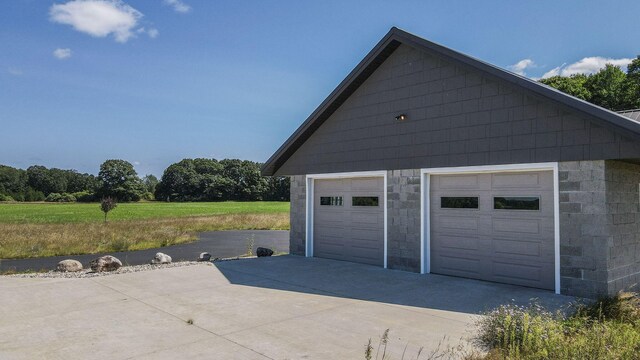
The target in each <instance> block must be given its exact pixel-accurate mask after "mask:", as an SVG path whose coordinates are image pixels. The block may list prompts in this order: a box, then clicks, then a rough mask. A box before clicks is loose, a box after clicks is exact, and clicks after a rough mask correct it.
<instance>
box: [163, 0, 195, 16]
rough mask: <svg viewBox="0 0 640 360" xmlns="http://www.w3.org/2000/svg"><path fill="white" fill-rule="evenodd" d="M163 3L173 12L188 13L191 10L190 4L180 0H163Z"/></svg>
mask: <svg viewBox="0 0 640 360" xmlns="http://www.w3.org/2000/svg"><path fill="white" fill-rule="evenodd" d="M164 3H165V5H169V6H171V7H172V8H173V10H174V11H175V12H179V13H183V14H184V13H188V12H189V11H191V6H189V5H187V4H185V3H184V2H182V1H181V0H164Z"/></svg>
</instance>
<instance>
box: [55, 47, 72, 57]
mask: <svg viewBox="0 0 640 360" xmlns="http://www.w3.org/2000/svg"><path fill="white" fill-rule="evenodd" d="M53 56H54V57H55V58H57V59H60V60H64V59H68V58H70V57H71V49H62V48H57V49H55V50H53Z"/></svg>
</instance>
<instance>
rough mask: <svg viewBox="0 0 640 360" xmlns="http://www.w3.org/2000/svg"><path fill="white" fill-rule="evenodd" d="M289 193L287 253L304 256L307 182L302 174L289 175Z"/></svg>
mask: <svg viewBox="0 0 640 360" xmlns="http://www.w3.org/2000/svg"><path fill="white" fill-rule="evenodd" d="M290 195H291V209H290V221H291V228H290V230H289V253H290V254H294V255H302V256H304V255H305V246H306V238H307V234H306V223H307V215H306V211H307V209H306V206H307V182H306V177H305V176H304V175H298V176H291V189H290Z"/></svg>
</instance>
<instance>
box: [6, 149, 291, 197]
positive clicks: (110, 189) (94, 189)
mask: <svg viewBox="0 0 640 360" xmlns="http://www.w3.org/2000/svg"><path fill="white" fill-rule="evenodd" d="M260 166H261V164H260V163H257V162H253V161H247V160H238V159H224V160H220V161H218V160H216V159H184V160H182V161H179V162H177V163H175V164H172V165H170V166H169V167H168V168H167V169H166V170H165V171H164V173H163V175H162V178H161V179H158V178H156V177H155V176H154V175H146V176H144V177H142V178H141V177H139V176H138V174H137V172H136V171H135V169H134V167H133V165H131V163H129V162H128V161H125V160H107V161H105V162H104V163H102V165H100V171H99V173H98V175H97V176H95V175H92V174H86V173H79V172H78V171H76V170H63V169H56V168H50V169H49V168H46V167H44V166H40V165H34V166H30V167H29V168H27V169H26V170H23V169H17V168H13V167H10V166H5V165H0V201H49V202H75V201H79V202H93V201H99V200H100V199H103V198H107V197H109V198H113V199H116V200H117V201H119V202H131V201H140V200H160V201H229V200H233V201H260V200H268V201H289V178H288V177H277V176H274V177H265V176H262V175H261V174H260Z"/></svg>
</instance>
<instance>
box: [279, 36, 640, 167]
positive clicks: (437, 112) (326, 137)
mask: <svg viewBox="0 0 640 360" xmlns="http://www.w3.org/2000/svg"><path fill="white" fill-rule="evenodd" d="M401 113H404V114H407V116H408V119H407V120H406V121H403V122H398V121H396V120H395V119H394V117H395V116H396V115H398V114H401ZM597 124H598V122H597V120H593V119H591V118H589V117H588V116H587V115H582V114H580V113H578V112H576V111H574V110H570V109H567V108H565V107H563V105H559V104H556V103H555V102H552V101H551V100H548V99H543V98H541V97H539V96H537V95H534V94H533V93H530V92H529V91H528V90H524V89H522V88H519V87H516V86H514V85H511V84H508V83H506V82H503V81H501V80H497V79H496V78H494V77H493V76H492V75H489V74H483V73H480V72H478V71H477V70H471V69H470V68H468V67H466V66H464V65H457V64H454V63H452V62H450V61H448V60H445V59H443V58H442V57H440V56H438V55H435V54H429V53H426V52H425V51H422V50H415V49H413V48H411V47H409V46H407V45H401V46H400V47H399V48H398V49H397V50H396V51H395V52H394V53H393V54H392V55H391V56H390V57H389V58H388V59H387V60H386V61H385V62H384V63H383V64H382V65H381V66H380V67H379V68H378V70H377V71H376V72H374V73H373V74H372V75H371V76H370V77H369V78H368V79H367V80H366V81H365V82H364V83H363V84H362V85H361V86H360V88H358V89H357V90H356V91H355V93H354V94H353V95H352V96H351V97H350V98H349V99H347V100H346V102H345V103H344V104H343V105H342V106H341V107H340V108H339V109H338V110H337V111H336V112H335V113H333V115H331V117H330V118H329V119H328V120H327V121H326V122H325V123H324V124H323V125H322V126H320V127H319V128H318V130H316V132H315V133H314V134H313V135H312V136H311V137H310V138H309V139H308V140H307V141H306V142H305V143H304V144H303V145H302V146H301V147H300V148H299V149H298V150H297V151H296V152H295V153H294V154H293V155H292V156H291V157H290V158H289V159H288V160H287V161H286V162H285V163H284V164H283V165H282V167H281V168H280V169H278V171H277V174H278V175H283V174H284V175H299V174H309V173H327V172H343V171H364V170H394V169H418V168H428V167H443V166H469V165H488V164H511V163H527V162H546V161H579V160H589V159H598V160H599V159H617V158H639V157H640V144H638V143H637V142H633V141H631V140H628V139H625V138H624V137H623V136H621V135H619V134H616V133H614V132H613V131H611V130H609V129H608V128H604V127H601V126H599V125H597Z"/></svg>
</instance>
